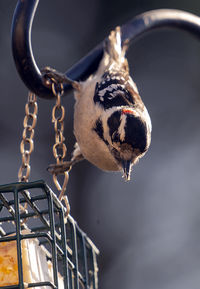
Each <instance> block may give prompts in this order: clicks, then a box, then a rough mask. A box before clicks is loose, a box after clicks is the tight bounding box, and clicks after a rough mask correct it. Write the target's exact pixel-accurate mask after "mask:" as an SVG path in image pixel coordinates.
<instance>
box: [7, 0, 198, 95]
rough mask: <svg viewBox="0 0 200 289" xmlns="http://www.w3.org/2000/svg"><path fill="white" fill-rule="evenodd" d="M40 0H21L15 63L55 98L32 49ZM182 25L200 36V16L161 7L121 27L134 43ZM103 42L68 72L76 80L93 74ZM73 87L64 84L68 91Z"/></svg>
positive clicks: (31, 83) (40, 91)
mask: <svg viewBox="0 0 200 289" xmlns="http://www.w3.org/2000/svg"><path fill="white" fill-rule="evenodd" d="M38 3H39V0H18V3H17V6H16V9H15V13H14V16H13V22H12V51H13V57H14V60H15V64H16V67H17V70H18V72H19V75H20V77H21V79H22V80H23V82H24V84H25V85H26V86H27V87H28V89H30V90H31V91H33V92H34V93H36V94H37V95H38V96H39V97H42V98H53V97H54V95H53V94H52V92H51V90H50V89H49V88H47V87H46V86H45V84H44V82H43V79H42V75H41V72H40V70H39V68H38V66H37V64H36V61H35V59H34V56H33V52H32V45H31V30H32V23H33V19H34V15H35V12H36V9H37V6H38ZM161 27H174V28H180V29H183V30H186V31H188V32H190V33H191V34H194V35H195V36H197V37H200V17H198V16H195V15H193V14H191V13H188V12H185V11H181V10H173V9H158V10H152V11H148V12H145V13H143V14H140V15H138V16H136V17H135V18H133V19H132V20H131V21H129V22H127V23H126V24H124V25H122V26H121V32H122V41H123V42H124V41H127V40H128V41H129V42H133V40H136V39H137V38H138V37H139V36H141V35H143V34H145V33H146V32H148V31H151V30H153V29H156V28H161ZM103 46H104V41H102V42H101V43H100V44H99V45H97V46H96V47H95V48H94V49H93V50H91V51H90V52H89V53H88V54H87V55H86V56H85V57H83V58H82V59H81V60H80V61H78V62H77V63H76V64H74V65H73V66H72V67H71V68H70V69H69V70H67V72H66V73H65V74H66V75H67V76H68V77H69V78H71V79H73V80H78V81H79V80H84V79H86V78H87V77H88V76H89V75H91V74H92V73H94V72H95V71H96V69H97V67H98V65H99V62H100V60H101V58H102V56H103ZM70 89H71V86H70V85H69V84H65V86H64V91H65V93H66V92H68V91H69V90H70Z"/></svg>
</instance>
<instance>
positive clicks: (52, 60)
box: [0, 0, 200, 289]
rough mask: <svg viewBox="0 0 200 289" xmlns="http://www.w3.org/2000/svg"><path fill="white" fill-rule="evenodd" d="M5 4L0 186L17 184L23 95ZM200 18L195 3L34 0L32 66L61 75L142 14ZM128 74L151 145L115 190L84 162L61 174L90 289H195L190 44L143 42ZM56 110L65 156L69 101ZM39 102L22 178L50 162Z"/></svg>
mask: <svg viewBox="0 0 200 289" xmlns="http://www.w3.org/2000/svg"><path fill="white" fill-rule="evenodd" d="M16 2H17V1H15V0H1V1H0V88H1V89H0V90H1V105H0V135H1V138H0V160H1V163H0V165H1V170H0V172H1V173H0V183H1V184H5V183H9V182H15V181H17V172H18V168H19V166H20V164H21V156H20V152H19V143H20V140H21V135H22V122H23V118H24V105H25V101H26V99H27V88H26V87H25V86H24V84H23V83H22V81H21V79H20V78H19V76H18V74H17V72H16V69H15V66H14V62H13V59H12V54H11V45H10V28H11V21H12V14H13V11H14V8H15V5H16ZM157 8H176V9H183V10H186V11H189V12H192V13H195V14H197V15H200V2H199V1H198V0H190V1H186V0H173V1H172V0H169V1H160V0H135V1H130V0H123V1H122V0H110V1H107V0H73V1H67V0H57V1H53V0H52V1H47V0H42V1H40V3H39V7H38V10H37V14H36V17H35V20H34V25H33V32H32V43H33V52H34V55H35V58H36V61H37V64H38V66H39V67H44V66H46V65H49V66H52V67H55V68H56V69H57V70H60V71H63V72H64V71H66V70H67V69H68V68H69V67H70V66H71V65H73V64H74V63H75V62H76V61H77V60H79V59H80V58H81V57H82V56H84V55H85V54H86V53H87V52H88V51H89V50H90V49H92V48H93V46H95V45H96V44H97V43H98V42H100V41H101V40H102V39H103V38H104V37H106V36H107V35H108V33H109V31H110V30H111V29H112V28H113V27H115V26H116V25H120V24H123V23H125V22H126V21H128V20H129V19H131V18H132V17H134V16H135V15H137V14H139V13H142V12H144V11H147V10H150V9H157ZM128 59H129V62H130V69H131V73H132V74H133V79H134V80H135V82H136V84H137V86H138V89H139V91H140V94H141V96H142V98H143V100H144V103H145V104H146V106H147V108H148V110H149V113H150V115H151V118H152V124H153V133H152V144H151V148H150V150H149V152H148V153H147V155H146V156H145V157H144V158H143V159H141V161H140V162H139V164H137V166H135V167H134V169H133V173H132V180H131V181H130V182H129V183H125V182H124V181H123V179H122V177H121V174H120V173H105V172H102V171H100V170H98V169H97V168H95V167H94V166H92V165H91V164H89V163H88V162H87V161H84V162H82V163H80V164H79V165H77V166H75V167H74V168H73V170H72V172H71V173H70V181H69V185H68V196H69V200H70V203H71V214H72V216H73V217H74V218H75V219H76V220H77V221H78V223H79V225H80V227H81V228H82V229H83V230H84V231H85V232H87V234H88V236H89V237H90V238H91V239H92V240H93V241H94V243H95V244H96V245H97V247H98V248H99V249H100V252H101V253H100V256H99V258H98V261H99V268H100V271H99V288H100V289H118V288H119V289H121V288H123V289H147V288H148V289H160V288H162V289H188V288H190V289H199V288H200V191H199V187H200V164H199V162H200V156H199V151H200V148H199V142H200V130H199V123H200V113H199V112H200V95H199V94H200V80H199V73H200V42H199V41H198V39H195V38H193V36H191V35H189V34H187V33H186V32H183V31H177V30H173V29H163V30H159V31H154V32H153V33H150V34H147V35H146V36H145V37H144V38H142V39H140V40H138V41H137V42H136V43H134V44H133V45H132V47H131V48H130V49H129V52H128ZM63 103H64V105H65V107H66V120H65V137H66V142H67V146H68V156H70V152H71V151H72V148H73V144H74V141H75V139H74V136H73V105H74V100H73V96H72V94H69V95H67V96H65V97H64V98H63ZM53 104H54V101H49V100H44V99H39V117H38V125H37V128H36V137H35V151H34V153H33V154H32V157H31V163H32V171H31V180H32V181H33V180H37V179H41V178H42V179H45V180H46V181H47V183H48V184H49V185H50V186H51V187H52V188H53V189H54V186H53V183H52V180H51V176H50V175H49V174H48V172H47V171H46V168H47V166H48V165H49V164H50V163H53V162H54V159H53V156H52V149H51V146H52V144H53V142H54V135H53V127H52V123H51V109H52V106H53Z"/></svg>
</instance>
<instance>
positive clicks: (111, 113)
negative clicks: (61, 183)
mask: <svg viewBox="0 0 200 289" xmlns="http://www.w3.org/2000/svg"><path fill="white" fill-rule="evenodd" d="M126 48H127V46H126V45H124V46H123V47H122V45H121V33H120V28H119V27H117V28H116V29H115V30H114V31H112V32H111V33H110V35H109V37H108V39H107V41H106V43H105V48H104V55H103V58H102V60H101V63H100V65H99V68H98V70H97V71H96V73H95V74H93V75H91V76H90V77H89V78H88V79H87V80H86V81H83V82H78V83H77V82H74V83H73V87H74V95H75V99H76V103H75V110H74V134H75V137H76V140H77V144H76V147H75V150H74V153H73V157H72V160H71V163H70V162H69V163H68V162H66V163H64V165H63V166H62V168H59V167H55V166H54V167H53V169H54V170H56V169H57V170H60V169H61V170H64V169H66V168H67V167H68V166H69V164H73V163H75V162H76V161H77V160H80V159H83V158H85V159H87V160H88V161H90V162H91V163H92V164H94V165H95V166H97V167H98V168H100V169H102V170H105V171H122V172H123V175H124V177H125V178H126V179H127V180H128V179H130V172H131V168H132V166H133V165H134V164H135V163H136V162H137V161H138V160H139V158H141V157H142V156H143V155H144V154H145V153H146V151H147V150H148V148H149V145H150V141H151V120H150V117H149V114H148V112H147V109H146V108H145V106H144V104H143V102H142V100H141V98H140V96H139V93H138V90H137V87H136V85H135V83H134V82H133V80H132V78H131V77H130V75H129V67H128V61H127V59H126V57H125V53H126Z"/></svg>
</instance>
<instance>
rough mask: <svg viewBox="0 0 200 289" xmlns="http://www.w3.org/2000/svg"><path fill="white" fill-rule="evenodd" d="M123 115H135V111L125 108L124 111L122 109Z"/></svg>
mask: <svg viewBox="0 0 200 289" xmlns="http://www.w3.org/2000/svg"><path fill="white" fill-rule="evenodd" d="M122 114H133V110H132V109H128V108H124V109H122Z"/></svg>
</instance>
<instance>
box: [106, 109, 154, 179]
mask: <svg viewBox="0 0 200 289" xmlns="http://www.w3.org/2000/svg"><path fill="white" fill-rule="evenodd" d="M148 121H149V119H148V118H146V117H145V115H144V114H141V113H139V112H138V111H137V110H134V108H132V107H127V108H126V107H124V108H120V109H117V110H116V111H114V112H112V113H111V114H110V116H109V117H108V118H107V129H105V131H104V138H105V141H106V143H107V145H108V148H109V150H110V152H111V154H112V155H113V157H114V159H115V160H116V162H117V164H118V166H119V167H120V168H121V169H122V171H123V175H124V177H125V179H126V180H130V174H131V168H132V166H133V165H134V164H135V163H136V162H137V161H138V160H139V158H141V157H142V156H143V155H144V154H145V153H146V151H147V150H148V148H149V145H150V139H151V128H150V125H149V123H148ZM104 123H105V119H104ZM104 128H105V124H104Z"/></svg>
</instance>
